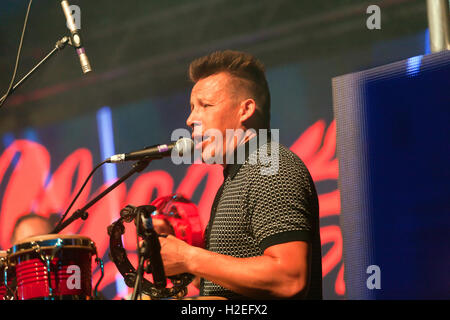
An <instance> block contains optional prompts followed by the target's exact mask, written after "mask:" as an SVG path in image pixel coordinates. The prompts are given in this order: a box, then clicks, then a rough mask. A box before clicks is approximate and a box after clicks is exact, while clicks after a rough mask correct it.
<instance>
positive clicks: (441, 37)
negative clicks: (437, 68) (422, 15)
mask: <svg viewBox="0 0 450 320" xmlns="http://www.w3.org/2000/svg"><path fill="white" fill-rule="evenodd" d="M427 12H428V26H429V28H430V47H431V52H439V51H444V50H450V34H449V31H450V21H449V0H427Z"/></svg>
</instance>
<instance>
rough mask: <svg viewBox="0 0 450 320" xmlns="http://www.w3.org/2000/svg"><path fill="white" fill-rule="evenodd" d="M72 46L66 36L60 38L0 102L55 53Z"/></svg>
mask: <svg viewBox="0 0 450 320" xmlns="http://www.w3.org/2000/svg"><path fill="white" fill-rule="evenodd" d="M67 44H69V45H72V40H71V39H70V37H68V36H64V37H62V38H61V39H60V40H58V41H56V43H55V47H54V48H53V50H52V51H50V52H49V53H48V54H47V55H46V56H45V57H44V58H43V59H42V60H41V61H40V62H39V63H38V64H36V65H35V66H34V67H33V68H32V69H31V70H30V71H29V72H28V73H27V74H26V75H25V76H23V77H22V79H20V80H19V81H18V82H17V83H16V84H15V85H14V86H13V87H12V88H11V90H10V91H9V93H7V94H5V95H4V96H3V97H1V98H0V102H2V101H3V100H5V99H6V98H7V97H8V96H9V95H11V93H13V92H14V91H15V90H16V89H17V88H18V87H20V86H21V85H22V84H23V83H24V82H25V80H27V79H28V78H29V77H30V76H31V75H32V74H33V73H34V72H35V71H36V70H37V69H39V67H41V66H42V65H43V64H44V63H45V62H46V61H47V60H48V59H50V58H51V57H52V56H53V55H54V54H55V53H56V52H58V51H60V50H62V49H64V48H65V47H66V45H67Z"/></svg>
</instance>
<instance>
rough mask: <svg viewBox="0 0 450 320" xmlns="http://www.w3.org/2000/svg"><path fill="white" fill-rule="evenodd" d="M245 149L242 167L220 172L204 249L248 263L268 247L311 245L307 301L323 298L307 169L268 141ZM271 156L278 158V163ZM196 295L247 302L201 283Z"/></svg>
mask: <svg viewBox="0 0 450 320" xmlns="http://www.w3.org/2000/svg"><path fill="white" fill-rule="evenodd" d="M248 144H249V143H248V142H247V144H245V149H246V154H245V162H244V163H243V164H236V163H235V164H228V165H227V166H226V168H225V169H224V182H223V184H222V186H221V187H220V189H219V190H218V192H217V194H216V197H215V200H214V203H213V206H212V209H211V217H210V221H209V223H208V226H207V228H206V231H205V239H206V249H207V250H210V251H213V252H217V253H220V254H224V255H229V256H233V257H238V258H249V257H255V256H261V255H263V253H264V250H265V249H267V248H268V247H270V246H273V245H277V244H281V243H286V242H290V241H307V242H309V243H311V244H312V266H311V270H310V271H311V274H310V276H311V279H310V286H309V291H308V294H307V296H306V298H307V299H322V265H321V244H320V234H319V205H318V198H317V193H316V190H315V187H314V183H313V181H312V178H311V176H310V174H309V172H308V169H307V168H306V166H305V165H304V163H303V162H302V160H300V158H299V157H298V156H297V155H296V154H294V153H293V152H292V151H290V150H289V149H288V148H286V147H285V146H283V145H280V144H278V143H275V142H273V141H272V142H271V141H270V140H269V141H268V142H266V143H265V144H262V145H261V146H259V147H256V148H253V151H251V150H250V148H249V147H248ZM273 152H277V153H278V154H277V157H275V158H278V159H276V160H277V163H275V158H273V157H272V156H273V155H274V154H273ZM268 159H272V161H270V160H268ZM241 163H242V162H241ZM200 295H205V296H208V295H211V296H222V297H226V298H228V299H249V298H248V297H244V296H241V295H239V294H237V293H234V292H232V291H230V290H228V289H226V288H224V287H222V286H219V285H217V284H215V283H213V282H211V281H209V280H206V279H202V280H201V285H200ZM294 298H295V297H294Z"/></svg>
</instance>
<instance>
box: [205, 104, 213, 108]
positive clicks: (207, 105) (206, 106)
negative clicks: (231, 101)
mask: <svg viewBox="0 0 450 320" xmlns="http://www.w3.org/2000/svg"><path fill="white" fill-rule="evenodd" d="M211 106H212V105H211V104H204V105H203V107H204V108H208V107H211Z"/></svg>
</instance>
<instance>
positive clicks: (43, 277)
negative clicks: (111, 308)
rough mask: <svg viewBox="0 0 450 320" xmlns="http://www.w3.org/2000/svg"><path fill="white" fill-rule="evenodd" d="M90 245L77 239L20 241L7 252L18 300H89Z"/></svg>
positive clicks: (51, 237)
mask: <svg viewBox="0 0 450 320" xmlns="http://www.w3.org/2000/svg"><path fill="white" fill-rule="evenodd" d="M93 255H95V256H97V249H96V247H95V244H94V242H93V241H92V240H91V239H89V238H88V237H84V236H79V235H58V234H49V235H41V236H33V237H29V238H26V239H23V240H22V241H21V242H19V243H17V244H16V245H15V246H13V247H12V248H10V249H9V250H8V260H9V264H10V265H11V266H13V267H14V268H15V274H16V282H17V292H16V295H17V299H19V300H32V299H43V300H87V299H91V298H92V256H93ZM97 260H99V259H98V258H97Z"/></svg>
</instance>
